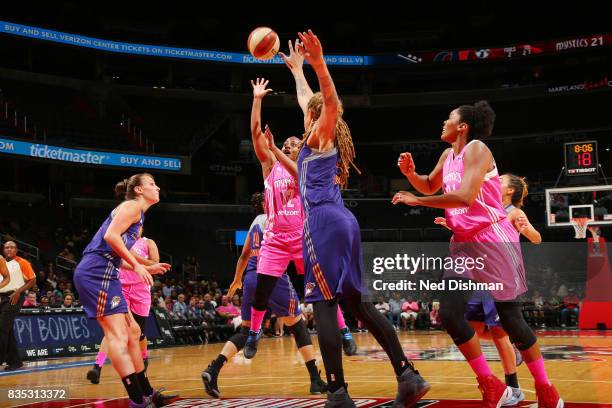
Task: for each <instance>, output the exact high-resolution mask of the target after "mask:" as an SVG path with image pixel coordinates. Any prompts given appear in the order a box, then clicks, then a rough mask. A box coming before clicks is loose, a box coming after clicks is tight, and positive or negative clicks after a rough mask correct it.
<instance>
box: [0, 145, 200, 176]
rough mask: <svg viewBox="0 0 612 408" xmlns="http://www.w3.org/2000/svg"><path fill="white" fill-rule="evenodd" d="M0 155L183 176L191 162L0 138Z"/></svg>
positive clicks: (181, 158)
mask: <svg viewBox="0 0 612 408" xmlns="http://www.w3.org/2000/svg"><path fill="white" fill-rule="evenodd" d="M0 153H4V154H12V155H17V156H26V157H31V158H34V159H42V160H55V161H60V162H68V163H75V164H85V165H91V166H113V167H129V168H139V169H147V170H160V171H169V172H173V173H182V174H189V172H190V160H189V158H188V157H185V156H178V157H177V156H175V157H170V156H145V155H140V154H131V153H121V152H108V151H97V150H83V149H72V148H68V147H60V146H51V145H46V144H41V143H32V142H26V141H22V140H16V139H6V138H2V137H0Z"/></svg>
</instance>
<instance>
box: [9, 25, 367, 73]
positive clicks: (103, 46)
mask: <svg viewBox="0 0 612 408" xmlns="http://www.w3.org/2000/svg"><path fill="white" fill-rule="evenodd" d="M0 33H4V34H11V35H16V36H20V37H28V38H34V39H36V40H42V41H50V42H54V43H59V44H66V45H72V46H76V47H85V48H91V49H94V50H99V51H106V52H116V53H122V54H136V55H146V56H151V57H163V58H180V59H192V60H199V61H213V62H233V63H238V64H284V62H283V59H282V58H281V57H280V56H276V57H274V58H272V59H270V60H266V61H260V60H257V59H255V58H254V57H253V56H252V55H251V54H247V53H237V52H224V51H213V50H198V49H192V48H177V47H166V46H161V45H151V44H136V43H126V42H119V41H109V40H103V39H100V38H94V37H87V36H84V35H78V34H69V33H64V32H61V31H54V30H48V29H45V28H39V27H31V26H27V25H22V24H15V23H11V22H8V21H1V20H0ZM325 60H326V62H327V64H328V65H368V64H367V61H366V57H364V56H359V55H327V56H325Z"/></svg>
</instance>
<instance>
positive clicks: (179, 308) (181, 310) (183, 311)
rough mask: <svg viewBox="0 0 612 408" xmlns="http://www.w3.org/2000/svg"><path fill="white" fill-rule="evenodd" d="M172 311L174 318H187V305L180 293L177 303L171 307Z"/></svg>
mask: <svg viewBox="0 0 612 408" xmlns="http://www.w3.org/2000/svg"><path fill="white" fill-rule="evenodd" d="M172 311H173V312H174V314H175V315H176V317H185V316H187V305H186V304H185V295H183V294H182V293H181V294H180V295H178V301H177V302H176V303H175V304H174V306H172Z"/></svg>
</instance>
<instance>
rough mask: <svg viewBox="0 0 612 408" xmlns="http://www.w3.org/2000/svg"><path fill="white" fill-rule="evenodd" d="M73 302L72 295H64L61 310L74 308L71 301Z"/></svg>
mask: <svg viewBox="0 0 612 408" xmlns="http://www.w3.org/2000/svg"><path fill="white" fill-rule="evenodd" d="M73 300H74V298H73V297H72V295H71V294H70V293H67V294H66V295H64V301H63V302H62V306H61V307H62V309H69V308H72V307H74V305H73V304H72V301H73Z"/></svg>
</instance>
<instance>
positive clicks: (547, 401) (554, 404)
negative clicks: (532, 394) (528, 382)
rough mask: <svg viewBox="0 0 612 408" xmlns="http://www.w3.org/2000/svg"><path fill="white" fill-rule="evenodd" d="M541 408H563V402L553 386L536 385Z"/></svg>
mask: <svg viewBox="0 0 612 408" xmlns="http://www.w3.org/2000/svg"><path fill="white" fill-rule="evenodd" d="M535 389H536V395H537V396H538V407H539V408H563V406H564V404H563V400H562V399H561V397H559V393H558V392H557V389H556V388H555V386H554V385H552V384H538V383H536V384H535Z"/></svg>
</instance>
